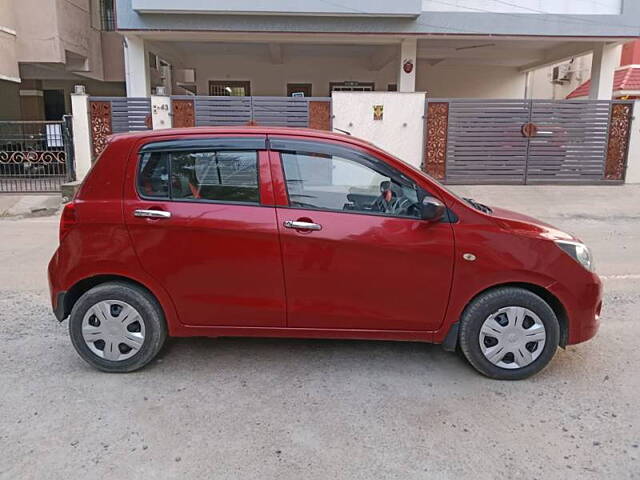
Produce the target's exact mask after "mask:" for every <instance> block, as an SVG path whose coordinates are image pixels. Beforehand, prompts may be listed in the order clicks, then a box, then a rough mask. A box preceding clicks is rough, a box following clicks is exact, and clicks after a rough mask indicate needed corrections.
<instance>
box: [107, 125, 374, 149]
mask: <svg viewBox="0 0 640 480" xmlns="http://www.w3.org/2000/svg"><path fill="white" fill-rule="evenodd" d="M207 134H210V135H221V134H224V135H229V134H231V135H287V136H296V137H311V138H318V139H330V140H338V141H347V142H349V143H352V144H355V145H362V146H366V147H372V146H374V145H373V144H372V143H371V142H368V141H366V140H362V139H359V138H356V137H353V136H351V135H345V134H344V133H334V132H330V131H328V130H315V129H313V128H291V127H262V126H240V127H189V128H167V129H162V130H145V131H142V132H130V133H117V134H114V135H112V138H113V140H120V139H123V140H125V139H126V140H137V139H152V138H155V137H166V136H173V135H185V136H189V135H207Z"/></svg>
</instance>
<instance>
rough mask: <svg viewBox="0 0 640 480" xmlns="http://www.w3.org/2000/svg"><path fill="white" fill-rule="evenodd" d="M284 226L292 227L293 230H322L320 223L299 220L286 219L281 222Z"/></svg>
mask: <svg viewBox="0 0 640 480" xmlns="http://www.w3.org/2000/svg"><path fill="white" fill-rule="evenodd" d="M283 225H284V226H285V227H286V228H293V229H294V230H322V225H320V224H318V223H312V222H301V221H295V222H294V221H293V220H287V221H286V222H284V224H283Z"/></svg>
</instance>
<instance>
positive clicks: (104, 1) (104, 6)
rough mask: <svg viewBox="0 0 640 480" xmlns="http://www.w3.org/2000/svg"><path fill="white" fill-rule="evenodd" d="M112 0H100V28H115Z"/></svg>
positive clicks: (110, 29) (109, 29)
mask: <svg viewBox="0 0 640 480" xmlns="http://www.w3.org/2000/svg"><path fill="white" fill-rule="evenodd" d="M113 3H114V0H100V25H101V26H102V30H104V31H107V32H112V31H113V30H115V29H116V15H115V9H114V7H113Z"/></svg>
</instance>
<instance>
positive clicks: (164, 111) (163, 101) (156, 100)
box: [151, 95, 171, 130]
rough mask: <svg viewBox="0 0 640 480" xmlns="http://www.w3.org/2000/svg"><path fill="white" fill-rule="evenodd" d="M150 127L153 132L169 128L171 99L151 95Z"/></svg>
mask: <svg viewBox="0 0 640 480" xmlns="http://www.w3.org/2000/svg"><path fill="white" fill-rule="evenodd" d="M151 125H152V127H153V129H154V130H162V129H163V128H171V97H166V96H160V95H151Z"/></svg>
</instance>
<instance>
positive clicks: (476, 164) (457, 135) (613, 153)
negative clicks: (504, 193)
mask: <svg viewBox="0 0 640 480" xmlns="http://www.w3.org/2000/svg"><path fill="white" fill-rule="evenodd" d="M632 110H633V102H626V101H584V100H560V101H558V100H475V99H473V100H472V99H433V100H431V99H430V100H428V102H427V120H426V122H427V140H426V154H425V163H424V166H425V169H426V170H427V172H429V173H431V174H432V175H434V176H435V177H436V178H439V179H441V180H443V181H445V182H446V183H451V184H455V183H458V184H479V183H491V184H533V183H602V182H615V181H618V182H620V181H623V180H624V170H625V167H626V160H627V153H628V152H627V150H628V143H629V133H630V125H631V115H632Z"/></svg>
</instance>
